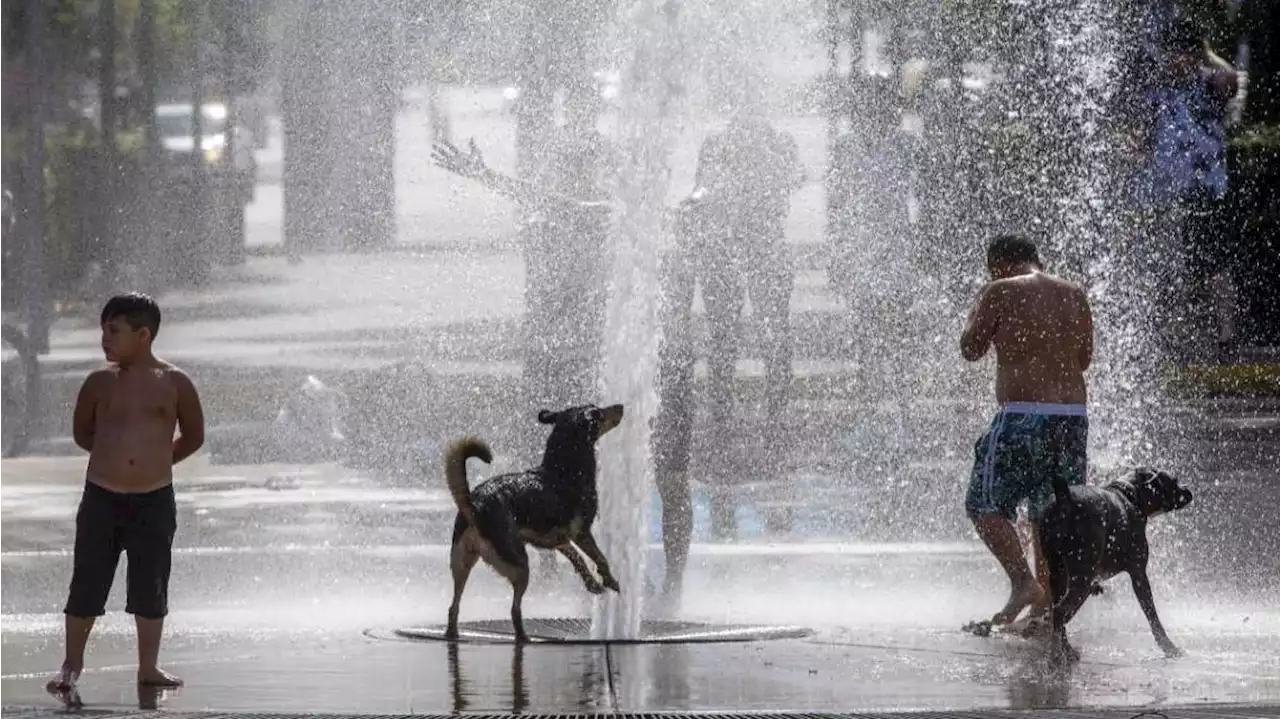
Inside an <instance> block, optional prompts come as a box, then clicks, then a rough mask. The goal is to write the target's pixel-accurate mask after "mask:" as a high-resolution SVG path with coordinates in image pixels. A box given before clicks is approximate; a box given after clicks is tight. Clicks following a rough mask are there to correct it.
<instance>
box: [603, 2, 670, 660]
mask: <svg viewBox="0 0 1280 719" xmlns="http://www.w3.org/2000/svg"><path fill="white" fill-rule="evenodd" d="M628 15H629V17H624V18H622V27H623V30H624V32H626V33H628V34H629V35H630V36H629V37H626V38H624V43H625V44H624V47H627V46H629V48H630V55H631V57H630V68H629V70H628V73H627V75H626V80H625V84H624V88H623V92H624V99H623V105H622V108H621V111H620V118H619V133H618V134H619V146H620V148H621V150H622V159H621V164H622V167H621V173H620V182H619V196H620V198H621V200H622V209H621V214H620V217H619V218H618V222H617V226H616V227H615V231H614V237H615V240H614V243H613V245H614V248H615V256H614V269H613V275H612V281H611V283H610V299H609V311H608V320H607V325H606V326H607V333H606V337H607V339H606V343H605V347H604V371H603V373H602V375H601V383H602V387H601V390H602V391H601V396H602V397H605V398H606V401H608V402H622V403H624V404H625V405H626V412H627V414H626V418H625V419H624V420H623V422H622V424H621V425H620V426H619V428H618V429H617V430H615V431H614V433H613V434H614V435H617V436H616V437H609V438H607V439H606V440H605V442H606V443H609V444H611V445H612V446H608V447H607V448H605V449H604V450H603V451H602V452H601V455H602V457H603V462H602V468H601V493H600V494H601V498H600V499H601V501H600V520H599V521H598V522H597V523H596V527H598V528H599V530H598V531H599V532H600V534H601V545H602V547H601V549H602V550H603V551H604V554H605V556H606V557H608V559H609V561H610V563H611V565H612V566H613V568H614V574H615V575H616V577H617V579H618V581H619V583H620V584H621V586H622V591H621V593H620V594H618V595H616V596H613V595H608V596H605V597H602V598H599V599H597V600H596V602H595V606H594V609H593V612H592V636H593V637H596V638H631V637H636V636H638V635H639V632H640V620H641V618H642V614H643V608H644V591H645V588H644V573H645V561H644V558H645V547H646V546H647V544H648V526H649V516H648V515H649V511H648V510H649V506H650V503H651V497H652V493H653V490H652V487H653V462H652V457H651V454H650V450H649V435H650V426H651V424H652V421H653V418H654V417H655V416H656V415H657V411H658V395H657V392H656V390H655V386H656V377H657V369H658V342H659V332H660V327H659V324H658V310H659V303H660V300H661V297H660V285H659V280H658V269H659V264H658V263H659V260H660V252H659V240H660V239H661V237H662V231H663V229H662V217H663V205H662V203H663V201H664V200H665V198H666V195H667V192H666V189H667V183H668V176H669V170H668V157H669V156H670V153H671V147H672V145H673V143H674V138H675V127H674V126H673V122H672V120H671V118H670V117H669V115H668V105H669V100H670V97H669V93H670V88H672V87H673V86H674V83H672V82H671V81H670V77H669V76H670V70H672V69H674V63H671V62H669V60H671V59H672V56H673V54H674V47H673V46H672V40H671V35H670V33H669V30H670V25H671V23H673V22H674V19H675V14H674V7H673V5H672V4H671V3H668V2H665V0H657V1H654V0H646V1H645V2H642V3H637V4H636V5H634V6H633V7H632V8H631V11H630V12H629V13H628Z"/></svg>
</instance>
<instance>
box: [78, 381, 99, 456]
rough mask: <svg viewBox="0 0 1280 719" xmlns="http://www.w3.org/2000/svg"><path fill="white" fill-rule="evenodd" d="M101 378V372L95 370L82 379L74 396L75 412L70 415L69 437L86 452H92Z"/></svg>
mask: <svg viewBox="0 0 1280 719" xmlns="http://www.w3.org/2000/svg"><path fill="white" fill-rule="evenodd" d="M102 376H103V375H102V370H97V371H94V372H91V373H90V374H89V376H88V377H85V378H84V384H81V385H80V392H79V394H77V395H76V408H75V411H74V412H73V413H72V415H71V436H72V437H73V438H74V439H75V441H76V446H77V447H79V448H80V449H83V450H84V451H86V452H92V451H93V435H94V433H95V432H96V430H97V409H98V394H99V393H100V392H101V388H102Z"/></svg>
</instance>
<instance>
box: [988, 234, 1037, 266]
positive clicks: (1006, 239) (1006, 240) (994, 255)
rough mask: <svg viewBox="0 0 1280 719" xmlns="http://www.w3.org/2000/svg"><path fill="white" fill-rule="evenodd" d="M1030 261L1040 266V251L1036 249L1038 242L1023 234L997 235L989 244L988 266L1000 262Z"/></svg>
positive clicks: (1017, 262) (1016, 262)
mask: <svg viewBox="0 0 1280 719" xmlns="http://www.w3.org/2000/svg"><path fill="white" fill-rule="evenodd" d="M1022 262H1029V263H1031V264H1033V265H1036V266H1037V267H1039V266H1040V264H1041V263H1040V253H1039V252H1037V251H1036V243H1034V242H1032V241H1031V240H1030V239H1028V238H1027V237H1024V236H1023V235H997V236H996V237H995V239H993V240H991V244H989V245H987V266H988V267H993V266H995V265H999V264H1010V265H1013V264H1019V263H1022Z"/></svg>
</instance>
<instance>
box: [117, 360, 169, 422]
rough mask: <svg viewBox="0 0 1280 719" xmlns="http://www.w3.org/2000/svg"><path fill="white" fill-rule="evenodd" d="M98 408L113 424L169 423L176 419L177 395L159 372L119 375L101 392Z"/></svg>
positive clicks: (145, 371)
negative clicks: (119, 422)
mask: <svg viewBox="0 0 1280 719" xmlns="http://www.w3.org/2000/svg"><path fill="white" fill-rule="evenodd" d="M98 409H99V411H100V412H101V414H102V416H103V417H104V418H108V419H111V420H113V421H120V420H127V421H132V422H141V421H151V422H156V421H172V420H174V419H175V418H176V417H177V392H176V390H175V389H174V387H173V384H172V383H171V382H169V380H168V378H167V377H165V375H164V374H163V372H160V371H150V370H144V371H135V372H128V373H120V374H118V375H116V376H115V378H114V379H113V380H112V382H111V384H110V385H109V386H108V387H107V390H106V391H105V392H104V393H103V395H102V398H101V399H100V400H99V403H98Z"/></svg>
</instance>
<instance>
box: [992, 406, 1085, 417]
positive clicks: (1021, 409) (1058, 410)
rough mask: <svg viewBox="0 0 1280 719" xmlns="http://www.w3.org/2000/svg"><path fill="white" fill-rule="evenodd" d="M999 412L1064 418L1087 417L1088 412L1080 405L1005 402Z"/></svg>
mask: <svg viewBox="0 0 1280 719" xmlns="http://www.w3.org/2000/svg"><path fill="white" fill-rule="evenodd" d="M1000 411H1001V412H1006V413H1009V414H1042V415H1059V416H1066V417H1087V416H1089V412H1088V410H1087V409H1086V408H1085V406H1084V405H1082V404H1056V403H1053V402H1005V403H1004V404H1002V405H1000Z"/></svg>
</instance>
